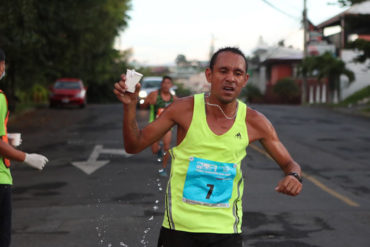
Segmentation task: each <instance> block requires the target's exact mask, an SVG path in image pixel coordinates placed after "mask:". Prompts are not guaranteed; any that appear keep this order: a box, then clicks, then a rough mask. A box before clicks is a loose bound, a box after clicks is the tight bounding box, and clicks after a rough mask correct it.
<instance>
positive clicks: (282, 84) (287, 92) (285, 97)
mask: <svg viewBox="0 0 370 247" xmlns="http://www.w3.org/2000/svg"><path fill="white" fill-rule="evenodd" d="M273 91H274V93H275V94H277V95H278V96H279V98H280V100H281V101H282V102H283V103H291V102H294V101H296V100H297V98H298V97H299V95H300V92H299V87H298V85H297V84H296V83H295V82H294V80H293V79H292V78H283V79H280V80H279V81H278V82H277V83H276V84H275V85H274V87H273Z"/></svg>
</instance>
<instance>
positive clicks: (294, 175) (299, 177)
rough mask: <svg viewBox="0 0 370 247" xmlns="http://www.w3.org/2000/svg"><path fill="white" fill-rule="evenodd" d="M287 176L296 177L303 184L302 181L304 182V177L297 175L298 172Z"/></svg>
mask: <svg viewBox="0 0 370 247" xmlns="http://www.w3.org/2000/svg"><path fill="white" fill-rule="evenodd" d="M287 176H293V177H295V178H296V179H297V180H298V181H299V182H300V183H302V181H303V179H302V177H301V176H299V175H298V173H296V172H289V173H288V174H287Z"/></svg>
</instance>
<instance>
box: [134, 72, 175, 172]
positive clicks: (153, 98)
mask: <svg viewBox="0 0 370 247" xmlns="http://www.w3.org/2000/svg"><path fill="white" fill-rule="evenodd" d="M172 86H173V84H172V78H171V77H169V76H164V77H163V78H162V82H161V87H160V88H159V89H158V90H156V91H153V92H151V93H150V94H149V95H148V96H147V97H146V99H145V101H144V103H143V104H142V105H141V107H142V108H148V106H149V107H150V113H149V123H151V122H153V121H154V120H155V119H156V118H158V117H159V115H161V113H162V112H163V110H164V109H165V108H166V107H167V106H169V105H170V104H171V103H172V102H173V101H174V100H176V99H177V97H176V96H174V95H172V94H171V91H170V89H171V87H172ZM171 137H172V132H171V130H170V131H168V132H167V133H166V134H165V135H164V136H163V138H162V143H163V150H162V147H161V145H160V141H161V140H159V141H157V142H155V143H153V144H152V152H153V154H156V155H157V161H158V162H162V169H159V170H158V172H159V175H161V176H163V177H167V172H166V167H167V163H168V158H169V153H168V150H169V149H170V144H171Z"/></svg>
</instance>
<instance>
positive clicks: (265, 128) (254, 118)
mask: <svg viewBox="0 0 370 247" xmlns="http://www.w3.org/2000/svg"><path fill="white" fill-rule="evenodd" d="M246 124H247V128H248V133H249V134H250V135H251V136H253V139H261V138H264V137H265V136H266V135H269V134H270V133H272V132H274V128H273V126H272V124H271V122H270V121H269V120H268V119H267V118H266V117H265V115H263V114H262V113H261V112H259V111H257V110H254V109H252V108H250V107H248V108H247V116H246Z"/></svg>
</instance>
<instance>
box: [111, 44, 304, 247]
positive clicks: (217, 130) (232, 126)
mask: <svg viewBox="0 0 370 247" xmlns="http://www.w3.org/2000/svg"><path fill="white" fill-rule="evenodd" d="M247 69H248V64H247V60H246V58H245V56H244V54H243V53H242V52H241V51H240V50H239V49H238V48H233V47H226V48H223V49H220V50H218V51H217V52H216V53H215V54H214V55H213V56H212V58H211V61H210V64H209V67H208V68H207V69H206V71H205V75H206V78H207V81H208V82H209V83H210V84H211V89H210V93H209V94H197V95H194V96H191V97H184V98H180V99H178V100H176V101H175V102H174V103H173V104H171V105H170V106H169V107H167V108H166V109H165V110H164V112H163V113H162V114H161V116H160V117H159V118H157V119H156V120H155V121H153V122H152V123H150V124H149V125H147V126H146V127H144V128H143V129H141V130H140V129H139V128H138V125H137V121H136V101H137V94H138V91H139V89H140V85H139V84H138V85H137V86H136V91H135V93H128V92H126V85H125V75H121V81H119V82H117V83H115V89H114V93H115V94H116V96H117V98H118V100H120V101H121V102H122V103H123V106H124V113H123V114H124V118H123V137H124V146H125V149H126V151H127V152H129V153H138V152H140V151H142V150H144V149H145V148H146V147H148V146H149V145H151V144H152V143H154V142H156V141H158V140H159V139H160V138H161V137H162V136H163V135H164V134H165V133H167V132H168V131H169V130H170V129H171V128H172V127H173V126H175V125H177V146H176V147H174V148H172V149H171V151H170V153H171V156H172V164H171V173H170V178H169V182H168V185H167V191H166V208H165V215H164V220H163V224H162V228H161V231H160V235H159V240H158V246H160V247H173V246H176V247H182V246H193V247H194V246H214V247H223V246H225V247H226V246H227V247H229V246H233V247H235V246H237V247H241V246H242V244H243V243H242V242H243V241H242V235H241V225H242V222H241V220H242V214H243V209H242V195H243V188H244V182H243V176H242V172H241V167H240V166H241V161H242V159H243V158H244V157H245V156H246V148H247V146H248V144H249V143H252V142H255V141H259V142H260V143H261V144H262V146H263V147H264V148H265V149H266V151H267V152H268V153H269V154H270V155H271V156H272V158H273V159H274V160H275V161H276V163H277V164H278V165H279V166H280V168H281V169H282V171H283V172H284V174H285V176H284V177H283V178H282V179H281V180H280V181H279V182H278V183H277V186H276V187H275V190H276V191H277V192H280V193H283V194H286V195H290V196H296V195H298V194H299V193H300V192H301V190H302V183H301V181H302V180H301V168H300V166H299V165H298V164H297V163H296V162H295V161H294V160H293V159H292V157H291V156H290V154H289V152H288V151H287V149H286V148H285V147H284V145H283V144H282V143H281V142H280V140H279V138H278V136H277V134H276V132H275V129H274V127H273V126H272V124H271V123H270V121H269V120H268V119H267V118H266V117H265V116H264V115H262V114H261V113H259V112H257V111H255V110H253V109H251V108H249V107H247V106H246V104H244V103H243V102H241V101H239V100H237V97H238V96H239V94H240V91H241V90H242V88H243V87H245V85H246V83H247V81H248V77H249V75H248V74H247Z"/></svg>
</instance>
